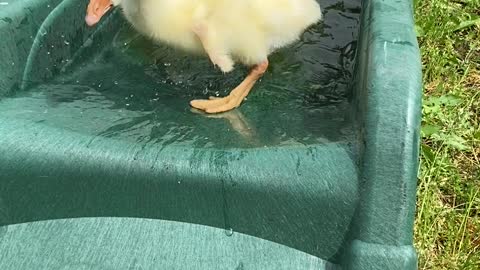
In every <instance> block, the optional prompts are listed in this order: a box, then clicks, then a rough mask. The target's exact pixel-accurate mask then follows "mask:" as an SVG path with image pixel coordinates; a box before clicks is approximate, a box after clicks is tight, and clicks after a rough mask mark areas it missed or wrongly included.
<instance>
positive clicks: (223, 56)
mask: <svg viewBox="0 0 480 270" xmlns="http://www.w3.org/2000/svg"><path fill="white" fill-rule="evenodd" d="M192 30H193V32H194V33H195V35H197V37H198V38H199V39H200V42H201V43H202V46H203V49H204V50H205V52H206V53H207V54H208V57H209V58H210V61H212V63H213V64H214V65H215V66H218V67H219V68H220V70H222V71H223V72H224V73H227V72H230V71H232V70H233V65H234V64H235V63H234V62H233V59H232V57H231V56H230V55H229V54H228V52H226V50H225V48H223V47H222V46H223V45H224V43H223V42H222V41H221V40H219V39H218V37H217V33H216V31H215V29H214V28H212V27H210V26H208V24H207V23H206V22H205V21H200V22H197V23H196V24H195V25H194V27H193V29H192Z"/></svg>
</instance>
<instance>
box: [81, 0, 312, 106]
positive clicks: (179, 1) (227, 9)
mask: <svg viewBox="0 0 480 270" xmlns="http://www.w3.org/2000/svg"><path fill="white" fill-rule="evenodd" d="M113 6H120V7H121V8H122V10H123V13H124V15H125V17H126V18H127V20H128V21H129V22H130V23H131V24H132V25H133V26H134V27H135V28H136V29H137V30H138V31H139V32H141V33H143V34H145V35H147V36H149V37H151V38H153V39H154V40H157V41H160V42H164V43H167V44H170V45H172V46H175V47H179V48H182V49H185V50H188V51H192V52H206V53H207V55H208V56H209V58H210V60H211V61H212V62H213V64H214V65H216V66H218V67H219V68H220V69H221V70H222V71H223V72H225V73H226V72H230V71H231V70H232V69H233V67H234V64H235V61H238V62H240V63H242V64H244V65H248V66H253V68H252V70H251V71H250V73H249V74H248V76H247V77H246V78H245V80H244V81H243V82H242V83H241V84H240V85H238V86H237V87H236V88H235V89H233V90H232V91H231V92H230V94H229V95H228V96H226V97H223V98H210V99H209V100H193V101H191V102H190V104H191V106H192V107H194V108H197V109H200V110H203V111H205V112H207V113H219V112H225V111H228V110H231V109H234V108H236V107H238V106H240V104H241V103H242V101H243V100H244V99H245V97H246V96H247V95H248V93H249V92H250V90H251V89H252V87H253V86H254V84H255V83H256V81H257V80H258V79H259V78H260V77H261V76H262V75H263V74H264V73H265V71H266V69H267V67H268V58H267V57H268V55H269V54H270V53H272V52H273V51H275V50H276V49H278V48H281V47H284V46H287V45H289V44H291V43H293V42H295V41H296V40H297V39H298V38H299V37H300V35H301V34H302V33H303V32H304V31H305V30H306V29H307V28H308V27H309V26H311V25H313V24H315V23H317V22H318V21H319V20H320V19H321V11H320V6H319V4H318V3H317V2H316V1H315V0H90V3H89V5H88V8H87V16H86V18H85V20H86V22H87V24H88V25H90V26H93V25H95V24H96V23H98V22H99V21H100V19H101V17H102V16H103V15H105V14H106V13H107V12H108V10H109V9H110V8H111V7H113Z"/></svg>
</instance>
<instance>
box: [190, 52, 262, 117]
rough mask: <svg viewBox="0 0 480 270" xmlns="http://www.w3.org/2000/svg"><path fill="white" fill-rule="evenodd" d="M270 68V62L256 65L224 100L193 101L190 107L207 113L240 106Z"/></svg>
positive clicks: (224, 110)
mask: <svg viewBox="0 0 480 270" xmlns="http://www.w3.org/2000/svg"><path fill="white" fill-rule="evenodd" d="M267 68H268V60H265V61H263V62H262V63H260V64H258V65H256V66H255V67H254V68H253V69H252V70H251V71H250V73H249V74H248V76H247V77H246V78H245V80H243V82H242V83H241V84H240V85H238V86H237V87H236V88H235V89H233V90H232V91H231V92H230V94H229V95H228V96H226V97H223V98H212V97H210V100H192V101H191V102H190V105H191V106H192V107H194V108H196V109H199V110H202V111H205V112H207V113H220V112H226V111H229V110H232V109H235V108H237V107H238V106H240V104H241V103H242V101H243V100H244V99H245V97H247V95H248V93H250V90H252V88H253V86H254V85H255V83H256V82H257V81H258V79H260V78H261V77H262V76H263V74H264V73H265V71H266V70H267Z"/></svg>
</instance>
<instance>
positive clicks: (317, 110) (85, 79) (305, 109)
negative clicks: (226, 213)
mask: <svg viewBox="0 0 480 270" xmlns="http://www.w3.org/2000/svg"><path fill="white" fill-rule="evenodd" d="M321 3H322V5H323V12H324V22H322V23H320V24H319V25H317V26H315V27H312V28H310V29H308V31H306V33H305V34H304V35H303V36H302V37H301V40H300V42H298V43H296V44H294V45H293V46H291V47H289V48H286V49H283V50H281V51H279V52H276V53H275V54H273V55H271V57H270V62H271V66H270V68H269V70H268V72H267V74H266V75H265V76H264V78H263V79H262V80H261V81H260V82H259V83H258V84H257V85H256V87H255V88H254V90H253V91H252V93H251V94H250V95H249V96H248V100H247V101H246V102H244V103H243V105H242V106H241V108H239V109H237V110H235V111H233V112H230V113H227V114H221V115H215V116H212V115H204V114H198V113H195V112H192V111H191V109H190V107H189V105H188V102H189V101H190V100H192V99H195V98H206V97H208V96H224V95H226V94H227V93H228V92H230V90H231V89H232V88H233V87H235V86H236V85H237V84H238V83H239V82H240V81H241V80H242V79H243V77H244V76H245V74H246V72H247V71H248V70H247V68H245V67H241V66H238V67H237V68H236V69H235V71H234V72H232V73H229V74H226V75H224V74H222V73H221V72H220V71H219V70H216V69H214V67H213V66H212V64H211V63H210V62H209V61H208V59H207V58H206V57H202V56H192V55H190V54H186V53H183V52H180V51H177V50H174V49H172V48H169V47H166V46H163V45H158V44H154V43H152V42H151V41H149V40H148V39H146V38H145V37H143V36H141V35H139V34H138V33H136V32H135V31H134V30H132V28H131V27H130V26H128V25H127V24H126V23H125V21H123V20H122V19H117V20H112V23H114V24H116V25H118V27H117V28H116V29H117V30H116V31H117V32H116V33H115V35H114V38H113V39H111V40H110V42H109V43H100V42H97V41H96V39H95V37H93V38H92V39H90V41H89V44H86V45H85V46H84V48H83V49H84V51H82V53H81V54H80V56H78V55H79V54H78V53H77V55H76V57H75V58H74V60H72V61H70V62H69V63H68V66H64V67H63V69H61V72H60V74H58V76H56V77H55V79H54V80H52V81H50V82H48V83H44V84H41V85H37V86H36V87H34V88H33V89H30V91H27V92H25V93H23V94H19V95H17V96H15V97H13V98H7V99H3V100H1V101H0V102H1V103H2V104H1V106H0V113H1V114H5V113H7V114H9V115H12V116H15V117H19V118H22V117H23V118H25V119H28V120H32V119H33V120H34V121H36V122H41V123H42V124H45V125H51V126H55V127H61V128H64V129H67V130H71V131H74V132H80V133H84V134H89V135H93V136H101V137H111V138H116V139H124V140H130V141H134V142H137V143H141V144H143V145H149V144H160V145H169V144H179V145H182V144H185V145H187V144H188V145H192V144H193V145H194V146H199V147H262V146H272V145H283V144H298V143H300V144H312V143H321V142H326V141H337V140H342V139H344V138H345V137H346V136H350V133H351V131H350V123H349V117H348V115H349V112H348V109H347V108H348V101H347V98H348V96H349V90H350V89H349V85H350V83H351V80H352V64H353V61H354V54H355V46H356V33H357V24H358V18H359V6H358V5H359V3H357V1H354V2H352V1H343V2H337V1H333V2H326V3H323V2H321ZM96 35H102V31H99V32H97V33H96ZM19 108H22V109H19Z"/></svg>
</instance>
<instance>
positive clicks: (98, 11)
mask: <svg viewBox="0 0 480 270" xmlns="http://www.w3.org/2000/svg"><path fill="white" fill-rule="evenodd" d="M112 6H113V3H112V1H111V0H90V3H89V4H88V7H87V16H86V17H85V22H86V23H87V25H88V26H94V25H95V24H97V23H98V22H99V21H100V19H101V18H102V17H103V15H105V14H106V13H107V12H108V11H109V10H110V9H111V8H112Z"/></svg>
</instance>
